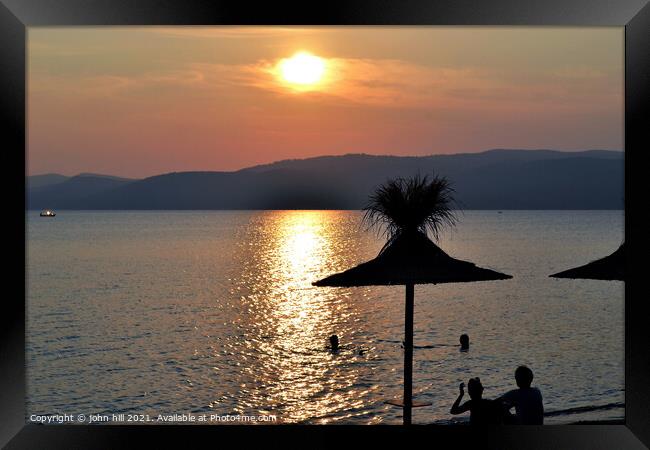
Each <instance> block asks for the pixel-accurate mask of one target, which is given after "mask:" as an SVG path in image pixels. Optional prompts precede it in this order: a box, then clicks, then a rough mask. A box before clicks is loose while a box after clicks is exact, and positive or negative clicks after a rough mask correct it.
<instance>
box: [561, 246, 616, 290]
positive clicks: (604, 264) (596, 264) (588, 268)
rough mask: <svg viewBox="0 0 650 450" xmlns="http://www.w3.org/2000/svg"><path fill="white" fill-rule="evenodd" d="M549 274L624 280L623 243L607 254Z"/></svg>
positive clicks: (591, 278) (564, 276)
mask: <svg viewBox="0 0 650 450" xmlns="http://www.w3.org/2000/svg"><path fill="white" fill-rule="evenodd" d="M549 276H550V277H553V278H586V279H590V280H620V281H625V243H623V244H621V246H620V247H619V248H618V250H616V251H615V252H614V253H612V254H611V255H609V256H606V257H604V258H601V259H597V260H596V261H592V262H590V263H589V264H585V265H584V266H580V267H575V268H573V269H569V270H565V271H563V272H558V273H555V274H553V275H549Z"/></svg>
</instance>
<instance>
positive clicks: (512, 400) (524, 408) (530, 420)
mask: <svg viewBox="0 0 650 450" xmlns="http://www.w3.org/2000/svg"><path fill="white" fill-rule="evenodd" d="M515 381H516V382H517V386H518V387H519V389H513V390H512V391H510V392H506V393H505V394H503V395H502V396H501V397H499V398H498V399H497V401H498V402H500V403H502V404H504V405H505V408H506V409H507V410H509V409H510V408H512V407H513V406H514V408H515V411H516V416H515V420H514V423H516V424H520V425H543V424H544V405H543V403H542V393H541V392H540V391H539V389H537V388H536V387H531V386H530V385H531V383H532V382H533V371H532V370H530V369H529V368H528V367H526V366H519V367H517V370H515Z"/></svg>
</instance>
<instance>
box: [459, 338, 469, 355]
mask: <svg viewBox="0 0 650 450" xmlns="http://www.w3.org/2000/svg"><path fill="white" fill-rule="evenodd" d="M467 350H469V336H468V335H466V334H461V335H460V351H461V352H466V351H467Z"/></svg>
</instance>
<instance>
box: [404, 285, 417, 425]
mask: <svg viewBox="0 0 650 450" xmlns="http://www.w3.org/2000/svg"><path fill="white" fill-rule="evenodd" d="M414 296H415V295H414V285H413V283H407V284H406V304H405V307H404V414H403V416H404V425H411V408H412V406H413V298H414Z"/></svg>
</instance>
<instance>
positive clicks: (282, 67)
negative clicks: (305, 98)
mask: <svg viewBox="0 0 650 450" xmlns="http://www.w3.org/2000/svg"><path fill="white" fill-rule="evenodd" d="M325 65H326V64H325V60H324V59H323V58H319V57H318V56H315V55H312V54H311V53H309V52H298V53H296V54H295V55H293V56H292V57H291V58H285V59H283V60H281V61H280V63H279V67H278V69H279V72H280V76H281V77H282V79H283V80H284V81H285V82H287V83H289V84H291V85H295V86H298V87H304V88H306V87H310V86H314V85H316V84H318V83H319V82H320V81H321V80H322V79H323V75H324V74H325Z"/></svg>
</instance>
